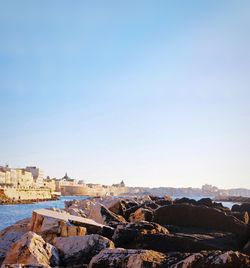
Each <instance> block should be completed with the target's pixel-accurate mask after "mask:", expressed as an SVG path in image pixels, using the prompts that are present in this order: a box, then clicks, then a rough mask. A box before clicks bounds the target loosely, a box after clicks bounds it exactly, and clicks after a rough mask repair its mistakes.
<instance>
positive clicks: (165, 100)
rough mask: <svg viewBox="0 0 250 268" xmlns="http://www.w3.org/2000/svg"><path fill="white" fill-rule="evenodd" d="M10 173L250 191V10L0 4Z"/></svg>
mask: <svg viewBox="0 0 250 268" xmlns="http://www.w3.org/2000/svg"><path fill="white" fill-rule="evenodd" d="M0 36H1V42H0V93H1V95H0V96H1V104H0V114H1V127H0V161H1V163H0V164H5V163H9V164H10V165H11V166H13V167H15V166H18V167H20V166H26V165H38V166H40V167H42V168H43V169H44V170H45V173H46V174H47V175H51V176H56V177H61V176H63V175H64V173H65V172H66V171H67V172H68V174H69V175H70V176H71V177H76V178H79V179H85V180H86V181H87V182H100V183H106V184H111V183H117V182H119V181H120V180H121V179H124V180H125V183H127V184H128V185H131V186H132V185H138V186H194V187H200V186H201V185H202V184H204V183H210V184H214V185H216V186H219V187H222V188H230V187H247V188H250V2H249V1H242V0H239V1H229V0H224V1H223V0H222V1H217V0H208V1H200V0H197V1H190V0H189V1H186V0H183V1H165V0H162V1H134V0H133V1H91V3H90V1H73V2H72V1H71V2H70V1H48V0H47V1H11V0H10V1H0Z"/></svg>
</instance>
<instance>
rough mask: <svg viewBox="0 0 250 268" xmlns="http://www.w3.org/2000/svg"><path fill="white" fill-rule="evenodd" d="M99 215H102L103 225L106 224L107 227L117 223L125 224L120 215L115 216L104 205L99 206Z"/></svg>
mask: <svg viewBox="0 0 250 268" xmlns="http://www.w3.org/2000/svg"><path fill="white" fill-rule="evenodd" d="M100 213H101V215H102V218H103V222H104V224H107V225H109V226H116V225H118V224H119V223H126V222H127V221H126V220H125V219H124V218H123V217H122V216H121V215H117V214H115V213H114V212H112V211H110V210H109V209H108V208H106V207H105V206H104V205H100Z"/></svg>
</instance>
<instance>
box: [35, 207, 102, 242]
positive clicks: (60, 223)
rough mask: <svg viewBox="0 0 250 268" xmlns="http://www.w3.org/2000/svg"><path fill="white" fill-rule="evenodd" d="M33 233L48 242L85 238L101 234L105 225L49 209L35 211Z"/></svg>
mask: <svg viewBox="0 0 250 268" xmlns="http://www.w3.org/2000/svg"><path fill="white" fill-rule="evenodd" d="M30 229H31V231H33V232H35V233H37V234H39V235H41V236H42V237H43V238H44V239H45V240H46V241H47V242H52V241H53V239H54V238H55V237H57V236H64V237H65V236H66V237H67V236H83V235H85V234H86V233H88V234H91V233H101V232H102V229H103V225H101V224H99V223H97V222H95V221H93V220H91V219H86V218H83V217H78V216H73V215H70V214H68V213H61V212H56V211H52V210H48V209H38V210H34V211H33V214H32V220H31V227H30Z"/></svg>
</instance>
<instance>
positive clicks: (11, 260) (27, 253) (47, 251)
mask: <svg viewBox="0 0 250 268" xmlns="http://www.w3.org/2000/svg"><path fill="white" fill-rule="evenodd" d="M9 264H22V265H34V266H36V265H44V266H46V267H54V266H58V265H59V255H58V252H57V249H56V248H55V247H54V246H52V245H50V244H48V243H46V242H45V241H44V240H43V238H42V237H41V236H39V235H37V234H35V233H33V232H27V233H26V234H24V235H23V236H22V237H21V239H20V240H18V241H17V242H15V243H14V244H13V245H12V246H11V248H10V249H9V251H8V253H7V254H6V257H5V259H4V261H3V265H2V267H8V265H9Z"/></svg>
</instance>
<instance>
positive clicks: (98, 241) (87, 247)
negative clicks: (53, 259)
mask: <svg viewBox="0 0 250 268" xmlns="http://www.w3.org/2000/svg"><path fill="white" fill-rule="evenodd" d="M53 244H54V246H55V247H56V248H57V249H58V250H59V252H60V255H61V257H62V263H63V265H64V266H66V267H68V266H69V265H76V264H88V263H89V262H90V260H91V258H92V257H93V256H95V255H96V254H98V253H99V252H100V251H101V250H103V249H106V248H114V243H113V242H112V241H111V240H109V239H107V238H106V237H103V236H100V235H97V234H92V235H86V236H77V237H56V238H55V239H54V243H53Z"/></svg>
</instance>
